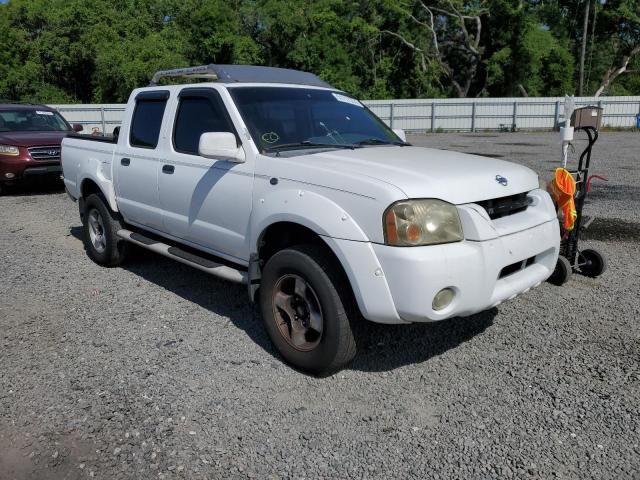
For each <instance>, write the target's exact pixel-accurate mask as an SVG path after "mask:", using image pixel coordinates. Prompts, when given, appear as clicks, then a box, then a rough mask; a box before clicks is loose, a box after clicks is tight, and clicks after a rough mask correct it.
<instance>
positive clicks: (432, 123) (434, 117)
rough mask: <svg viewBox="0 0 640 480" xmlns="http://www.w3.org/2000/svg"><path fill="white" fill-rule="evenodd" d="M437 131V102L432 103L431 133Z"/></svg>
mask: <svg viewBox="0 0 640 480" xmlns="http://www.w3.org/2000/svg"><path fill="white" fill-rule="evenodd" d="M435 131H436V102H433V103H432V104H431V133H433V132H435Z"/></svg>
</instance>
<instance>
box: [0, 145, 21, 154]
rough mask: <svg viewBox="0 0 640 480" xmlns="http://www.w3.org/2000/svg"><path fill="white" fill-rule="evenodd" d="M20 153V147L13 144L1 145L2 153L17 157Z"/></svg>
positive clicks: (0, 150) (0, 152)
mask: <svg viewBox="0 0 640 480" xmlns="http://www.w3.org/2000/svg"><path fill="white" fill-rule="evenodd" d="M19 153H20V151H19V150H18V147H14V146H12V145H0V155H11V156H12V157H15V156H16V155H18V154H19Z"/></svg>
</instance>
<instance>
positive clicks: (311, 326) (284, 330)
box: [272, 274, 324, 352]
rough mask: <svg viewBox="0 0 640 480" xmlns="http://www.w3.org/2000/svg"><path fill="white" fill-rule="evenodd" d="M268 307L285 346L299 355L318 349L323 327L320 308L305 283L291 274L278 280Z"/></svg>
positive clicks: (312, 292) (312, 290)
mask: <svg viewBox="0 0 640 480" xmlns="http://www.w3.org/2000/svg"><path fill="white" fill-rule="evenodd" d="M272 305H273V315H274V318H275V321H276V325H277V327H278V331H279V332H280V335H282V338H284V339H285V341H286V342H287V343H288V344H289V345H291V346H292V347H293V348H295V349H296V350H299V351H301V352H308V351H310V350H313V349H314V348H315V347H317V346H318V344H319V343H320V339H321V338H322V330H323V327H324V320H323V316H322V307H321V306H320V301H319V300H318V295H317V294H316V292H315V290H314V289H313V288H312V287H311V285H309V283H308V282H307V281H306V280H305V279H303V278H302V277H300V276H298V275H295V274H287V275H283V276H282V277H280V278H279V279H278V281H277V282H276V285H275V288H274V290H273V297H272Z"/></svg>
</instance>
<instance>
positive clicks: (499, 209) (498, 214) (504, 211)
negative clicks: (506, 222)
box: [475, 192, 532, 220]
mask: <svg viewBox="0 0 640 480" xmlns="http://www.w3.org/2000/svg"><path fill="white" fill-rule="evenodd" d="M531 201H532V200H531V198H529V197H528V196H527V192H524V193H518V194H517V195H510V196H508V197H501V198H492V199H491V200H482V201H481V202H475V203H477V204H478V205H480V206H481V207H482V208H484V209H485V210H486V211H487V213H488V214H489V218H491V219H492V220H495V219H496V218H502V217H506V216H507V215H513V214H514V213H519V212H524V211H525V210H526V209H527V207H528V206H529V205H531Z"/></svg>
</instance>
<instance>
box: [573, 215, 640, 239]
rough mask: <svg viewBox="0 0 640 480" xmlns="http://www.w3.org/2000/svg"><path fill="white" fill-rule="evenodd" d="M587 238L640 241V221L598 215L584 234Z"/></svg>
mask: <svg viewBox="0 0 640 480" xmlns="http://www.w3.org/2000/svg"><path fill="white" fill-rule="evenodd" d="M582 235H583V238H585V239H587V240H602V241H607V240H611V241H618V242H631V243H638V242H640V223H638V222H629V221H627V220H621V219H619V218H606V217H604V218H603V217H596V218H595V220H594V221H593V223H592V224H591V225H589V228H587V229H586V230H585V231H584V233H583V234H582Z"/></svg>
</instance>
